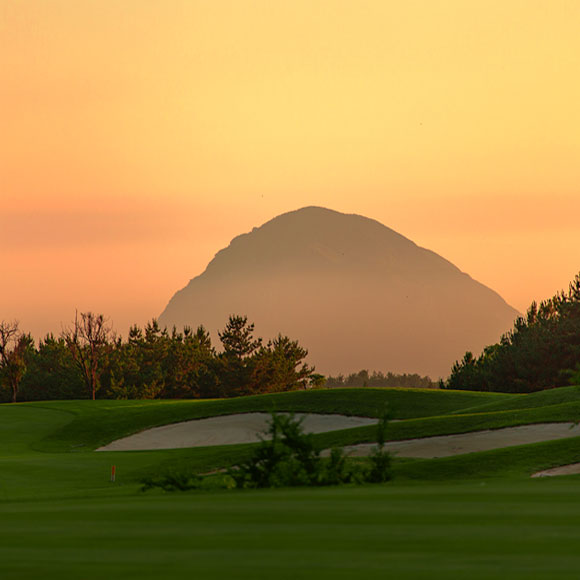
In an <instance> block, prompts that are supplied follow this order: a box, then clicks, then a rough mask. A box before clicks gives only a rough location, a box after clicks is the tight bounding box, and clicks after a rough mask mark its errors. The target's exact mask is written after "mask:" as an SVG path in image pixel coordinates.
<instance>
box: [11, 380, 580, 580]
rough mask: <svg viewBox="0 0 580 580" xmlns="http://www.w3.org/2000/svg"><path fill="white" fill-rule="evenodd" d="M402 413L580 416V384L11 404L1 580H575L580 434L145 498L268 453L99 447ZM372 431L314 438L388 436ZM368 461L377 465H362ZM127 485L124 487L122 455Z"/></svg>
mask: <svg viewBox="0 0 580 580" xmlns="http://www.w3.org/2000/svg"><path fill="white" fill-rule="evenodd" d="M385 404H388V405H389V406H390V408H391V410H392V412H393V415H394V416H395V417H396V418H399V419H405V420H404V421H400V422H393V423H391V424H390V426H389V433H388V435H389V438H390V439H403V438H407V437H418V436H426V435H437V434H445V433H459V432H466V431H470V430H477V429H481V428H498V427H501V426H509V425H516V424H526V423H534V422H543V421H570V420H577V419H578V418H579V417H580V389H578V388H570V389H560V390H554V391H547V392H545V393H538V394H534V395H496V394H489V393H469V392H443V391H432V390H431V391H428V390H425V391H421V390H415V389H409V390H404V389H334V390H328V391H312V392H299V393H284V394H280V395H269V396H262V397H247V398H244V399H231V400H225V401H96V402H92V401H62V402H47V403H34V404H17V405H0V578H2V580H6V579H8V580H11V579H12V578H15V579H16V578H19V579H20V578H40V577H42V578H75V579H76V578H83V579H87V580H90V579H92V578H102V577H108V578H160V577H163V578H182V577H184V576H186V575H187V574H189V575H191V576H193V575H195V576H196V577H199V578H210V579H211V578H225V577H231V578H253V579H256V578H258V579H259V578H271V577H277V578H281V579H284V578H352V577H358V576H364V577H366V578H379V577H380V578H384V577H385V576H387V575H392V576H393V577H397V578H403V579H406V578H409V579H411V578H413V579H422V578H430V579H431V578H450V579H454V578H462V579H463V578H466V577H469V578H472V579H476V580H477V579H479V578H491V577H494V578H495V577H497V576H498V575H499V576H508V575H509V577H510V578H516V579H517V578H532V579H535V578H554V577H562V578H568V577H570V578H573V577H574V578H575V577H576V576H577V570H578V566H579V565H580V561H579V560H580V555H579V552H578V550H577V546H578V545H579V544H578V541H579V540H580V537H579V536H580V528H578V526H577V521H578V517H579V516H580V486H579V485H578V481H580V478H579V477H575V476H569V477H564V478H558V479H557V480H554V479H551V480H547V479H544V480H530V479H529V475H530V474H531V473H533V472H534V471H537V470H540V469H545V468H549V467H553V466H556V465H562V464H566V463H572V462H576V461H578V460H579V459H580V437H579V438H571V439H565V440H558V441H551V442H545V443H538V444H533V445H522V446H518V447H510V448H506V449H497V450H494V451H487V452H481V453H472V454H467V455H462V456H456V457H448V458H442V459H432V460H396V461H395V463H394V469H395V476H396V477H395V480H394V481H393V482H391V483H389V484H386V485H383V486H367V487H341V488H333V489H302V490H270V491H249V492H235V491H234V492H227V491H221V492H218V491H214V492H212V493H208V492H201V493H200V492H197V493H176V494H166V493H161V492H158V491H152V492H147V493H143V492H141V491H140V483H139V482H140V480H141V479H142V478H143V477H145V476H150V475H157V474H162V473H167V472H169V471H186V470H187V471H194V472H206V471H210V470H213V469H216V468H220V467H224V466H229V465H232V464H235V463H236V462H239V461H241V460H243V459H244V458H246V457H248V456H249V454H251V453H252V448H253V446H252V445H233V446H223V447H206V448H193V449H176V450H164V451H150V452H149V451H146V452H101V453H94V452H93V451H92V449H94V448H95V447H97V446H98V445H100V444H103V443H107V442H109V441H111V440H113V439H116V438H118V437H121V436H123V435H126V434H129V433H132V432H135V431H138V430H141V429H144V428H147V427H150V426H155V425H160V424H165V423H171V422H176V421H181V420H187V419H191V418H196V417H205V416H211V415H221V414H227V413H237V412H248V411H257V410H262V411H267V410H279V411H311V412H339V413H345V414H356V415H366V416H379V415H380V414H381V413H382V411H383V409H384V406H385ZM374 436H375V429H374V428H373V427H370V428H369V427H359V428H355V429H348V430H344V431H337V432H333V433H327V434H319V435H316V436H315V439H316V441H317V442H318V444H319V445H320V446H321V447H323V446H328V445H333V444H335V445H342V444H346V443H351V442H358V441H372V440H373V438H374ZM363 461H364V460H363ZM112 464H115V465H116V466H117V481H116V482H115V483H111V482H110V481H109V474H110V468H111V465H112Z"/></svg>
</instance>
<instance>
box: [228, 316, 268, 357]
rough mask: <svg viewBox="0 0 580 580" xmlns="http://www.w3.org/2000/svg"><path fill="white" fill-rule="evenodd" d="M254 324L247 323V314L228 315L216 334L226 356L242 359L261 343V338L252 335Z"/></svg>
mask: <svg viewBox="0 0 580 580" xmlns="http://www.w3.org/2000/svg"><path fill="white" fill-rule="evenodd" d="M253 332H254V325H253V324H248V317H247V316H237V315H232V316H230V318H229V320H228V323H227V324H226V327H225V328H224V330H223V331H222V332H219V333H218V335H219V337H220V340H221V341H222V344H223V345H224V351H225V354H226V356H229V357H234V358H237V359H238V360H242V359H243V358H245V357H248V356H250V355H251V354H252V353H253V352H254V351H255V350H256V349H257V348H259V347H260V345H261V344H262V339H261V338H257V339H254V337H253Z"/></svg>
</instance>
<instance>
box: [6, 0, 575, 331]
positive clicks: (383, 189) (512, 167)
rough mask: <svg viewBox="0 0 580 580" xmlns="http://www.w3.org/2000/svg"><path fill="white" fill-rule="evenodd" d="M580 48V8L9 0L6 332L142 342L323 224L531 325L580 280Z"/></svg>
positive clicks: (567, 2)
mask: <svg viewBox="0 0 580 580" xmlns="http://www.w3.org/2000/svg"><path fill="white" fill-rule="evenodd" d="M579 29H580V3H579V2H577V1H576V0H549V1H548V0H545V1H538V0H523V1H519V0H486V1H485V2H484V1H473V2H465V1H464V0H406V1H405V2H400V1H390V0H357V2H352V1H350V0H349V1H345V0H292V1H288V2H287V1H282V0H280V1H277V2H272V1H271V0H211V1H207V0H206V1H201V0H165V1H163V2H159V1H158V0H155V1H153V0H121V1H113V0H83V1H82V2H79V1H78V0H51V1H50V2H47V1H45V0H0V128H1V135H2V137H1V138H0V236H1V239H0V268H1V269H0V320H2V319H4V320H13V319H17V320H19V321H20V325H21V328H22V329H23V330H26V331H30V332H32V333H33V334H34V335H36V336H42V335H44V334H45V333H47V332H49V331H52V332H54V333H56V334H58V333H59V332H60V331H61V330H62V328H63V327H64V326H66V325H67V324H69V323H70V322H71V321H72V319H73V318H74V312H75V310H77V309H78V310H79V311H87V310H91V311H95V312H100V313H103V314H105V315H106V316H107V317H109V318H110V319H111V321H112V322H113V324H114V326H115V327H116V328H117V330H119V331H120V332H122V333H124V332H126V331H127V329H128V328H129V326H130V325H131V324H133V323H137V324H140V325H142V324H144V323H145V322H146V321H148V320H150V319H151V318H153V317H155V316H158V315H159V314H160V313H161V312H162V310H163V309H164V307H165V305H166V304H167V302H168V301H169V299H170V298H171V296H172V295H173V293H174V292H175V291H177V290H178V289H180V288H182V287H183V286H185V285H186V284H187V282H188V281H189V280H190V279H191V278H193V277H194V276H196V275H198V274H200V273H201V272H202V271H203V270H204V268H205V266H206V265H207V263H208V262H209V261H210V260H211V259H212V258H213V256H214V255H215V253H216V252H217V251H218V250H220V249H221V248H223V247H225V246H227V245H228V243H229V241H230V240H231V239H232V238H233V237H235V236H236V235H238V234H240V233H243V232H247V231H249V230H251V229H252V228H253V227H254V226H259V225H261V224H262V223H264V222H265V221H267V220H269V219H271V218H273V217H274V216H276V215H279V214H280V213H283V212H286V211H290V210H294V209H298V208H300V207H303V206H308V205H319V206H324V207H329V208H332V209H335V210H338V211H343V212H347V213H357V214H362V215H365V216H367V217H371V218H374V219H377V220H378V221H380V222H381V223H383V224H385V225H387V226H389V227H390V228H392V229H394V230H396V231H398V232H399V233H401V234H403V235H405V236H407V237H408V238H410V239H412V240H413V241H415V242H416V243H417V244H419V245H421V246H423V247H426V248H429V249H431V250H433V251H435V252H437V253H439V254H441V255H442V256H444V257H445V258H447V259H448V260H450V261H452V262H453V263H454V264H455V265H457V266H458V267H459V268H460V269H461V270H463V271H465V272H467V273H468V274H470V275H471V276H472V277H474V278H475V279H477V280H479V281H480V282H482V283H484V284H486V285H487V286H489V287H491V288H493V289H494V290H496V291H497V292H499V293H500V294H501V295H502V296H503V297H504V298H505V299H506V300H507V301H508V302H509V303H510V304H511V305H512V306H514V307H515V308H517V309H518V310H520V311H524V310H525V309H526V308H527V307H528V305H529V304H530V302H531V301H532V300H542V299H544V298H548V297H550V296H552V295H553V294H554V293H555V292H557V291H558V290H560V289H562V288H565V287H567V284H568V282H569V281H570V280H571V279H572V278H573V277H574V276H575V275H576V274H577V273H578V272H579V271H580V259H579V257H580V222H579V216H580V107H579V106H578V103H580V75H579V74H578V71H579V70H580V35H579V34H578V30H579Z"/></svg>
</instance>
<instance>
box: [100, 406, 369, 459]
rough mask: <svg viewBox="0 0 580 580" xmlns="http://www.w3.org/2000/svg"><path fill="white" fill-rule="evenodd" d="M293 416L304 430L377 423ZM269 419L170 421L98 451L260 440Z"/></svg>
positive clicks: (234, 417)
mask: <svg viewBox="0 0 580 580" xmlns="http://www.w3.org/2000/svg"><path fill="white" fill-rule="evenodd" d="M295 416H296V417H297V418H302V417H304V420H303V422H302V426H303V427H304V430H305V431H306V432H307V433H323V432H325V431H336V430H338V429H349V428H351V427H360V426H362V425H373V424H376V423H377V419H369V418H368V417H346V416H344V415H314V414H307V415H306V414H303V413H296V414H295ZM270 419H271V416H270V414H269V413H242V414H238V415H224V416H221V417H211V418H208V419H197V420H195V421H186V422H183V423H173V424H171V425H164V426H163V427H154V428H153V429H147V430H146V431H142V432H141V433H136V434H135V435H130V436H129V437H124V438H123V439H117V441H113V442H112V443H109V444H108V445H105V446H104V447H100V448H99V449H97V451H138V450H140V451H142V450H154V449H177V448H181V447H207V446H211V445H233V444H236V443H256V442H257V441H260V438H259V435H260V434H261V433H263V432H264V431H265V430H266V428H267V427H268V424H269V422H270Z"/></svg>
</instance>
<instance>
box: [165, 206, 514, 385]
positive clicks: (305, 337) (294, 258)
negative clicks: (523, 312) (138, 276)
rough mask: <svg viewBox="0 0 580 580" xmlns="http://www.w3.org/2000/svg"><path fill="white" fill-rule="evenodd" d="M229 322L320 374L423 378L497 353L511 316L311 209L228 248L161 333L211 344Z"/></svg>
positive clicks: (406, 249) (346, 220)
mask: <svg viewBox="0 0 580 580" xmlns="http://www.w3.org/2000/svg"><path fill="white" fill-rule="evenodd" d="M234 313H235V314H244V315H247V316H248V317H249V319H250V321H252V322H254V323H255V325H256V331H257V333H258V334H260V335H261V336H264V337H265V338H271V337H273V336H275V335H276V334H278V333H279V332H281V333H283V334H287V335H288V336H290V337H291V338H293V339H298V340H300V342H301V343H302V344H303V346H305V347H306V348H308V349H309V351H310V358H309V361H310V363H311V364H315V365H317V367H318V368H319V370H321V371H322V372H332V373H336V372H350V371H354V370H359V369H361V368H367V369H371V370H372V369H375V370H384V371H392V372H419V373H422V374H430V375H431V376H433V377H437V376H444V375H446V374H448V372H449V370H450V367H451V365H452V364H453V362H454V361H455V360H456V359H459V358H461V357H462V356H463V353H464V352H465V351H466V350H472V351H474V352H477V351H479V350H481V349H482V348H483V347H484V346H485V345H487V344H489V343H492V342H496V341H497V340H498V338H499V337H500V335H501V334H502V333H503V332H505V331H507V330H508V329H509V328H510V327H511V325H512V322H513V319H514V318H515V316H517V312H516V311H515V310H514V309H513V308H511V307H510V306H508V305H507V304H506V303H505V302H504V301H503V299H502V298H501V297H500V296H499V295H498V294H496V293H495V292H493V291H492V290H490V289H489V288H486V287H485V286H483V285H482V284H479V283H478V282H476V281H474V280H472V279H471V278H470V277H469V276H467V275H466V274H464V273H462V272H461V271H460V270H459V269H458V268H456V267H455V266H454V265H453V264H451V263H450V262H449V261H447V260H445V259H444V258H442V257H441V256H439V255H437V254H435V253H434V252H431V251H430V250H427V249H424V248H421V247H419V246H417V245H416V244H415V243H414V242H412V241H411V240H409V239H407V238H406V237H404V236H402V235H401V234H399V233H397V232H395V231H394V230H392V229H390V228H388V227H386V226H384V225H383V224H381V223H380V222H378V221H376V220H373V219H370V218H367V217H364V216H360V215H356V214H344V213H340V212H337V211H334V210H330V209H326V208H322V207H316V206H309V207H304V208H301V209H298V210H295V211H291V212H288V213H284V214H281V215H279V216H277V217H275V218H273V219H271V220H270V221H268V222H266V223H264V224H263V225H261V226H259V227H256V228H254V229H253V230H252V231H251V232H249V233H246V234H242V235H240V236H237V237H236V238H234V239H233V240H232V241H231V243H230V244H229V246H228V247H227V248H225V249H223V250H221V251H219V252H218V253H217V254H216V256H215V258H214V259H213V260H212V261H211V262H210V264H209V265H208V267H207V268H206V270H205V271H204V272H203V273H202V274H201V275H200V276H197V277H196V278H194V279H192V280H191V281H190V283H189V284H188V285H187V286H186V287H185V288H184V289H183V290H181V291H179V292H178V293H177V294H176V295H175V296H174V297H173V298H172V299H171V301H170V302H169V304H168V306H167V308H166V309H165V311H164V312H163V313H162V315H161V316H160V322H161V323H162V324H166V325H176V326H178V327H180V326H182V325H185V324H188V325H191V326H197V325H199V324H203V325H204V326H206V328H208V330H210V332H211V333H212V335H213V336H214V338H215V337H216V336H217V331H218V330H219V329H221V328H222V327H223V326H224V325H225V322H226V321H227V318H228V316H229V315H230V314H234Z"/></svg>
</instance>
